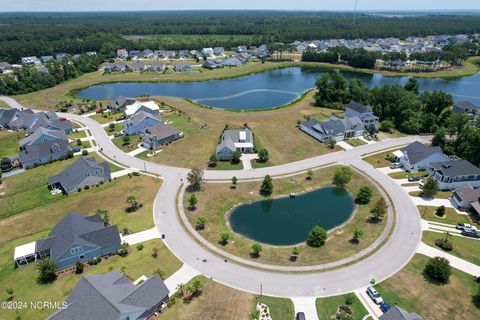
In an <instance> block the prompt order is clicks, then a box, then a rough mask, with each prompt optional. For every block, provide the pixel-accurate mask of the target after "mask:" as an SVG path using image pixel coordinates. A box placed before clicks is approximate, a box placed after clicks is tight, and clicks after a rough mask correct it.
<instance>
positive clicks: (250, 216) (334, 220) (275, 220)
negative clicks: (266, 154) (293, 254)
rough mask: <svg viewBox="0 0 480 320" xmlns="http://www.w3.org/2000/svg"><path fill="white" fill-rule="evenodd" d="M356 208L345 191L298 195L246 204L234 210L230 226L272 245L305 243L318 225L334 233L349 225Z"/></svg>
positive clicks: (322, 190)
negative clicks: (344, 225)
mask: <svg viewBox="0 0 480 320" xmlns="http://www.w3.org/2000/svg"><path fill="white" fill-rule="evenodd" d="M354 208H355V205H354V202H353V198H352V196H351V195H350V193H349V192H348V191H347V190H345V189H343V188H333V187H328V188H321V189H318V190H315V191H311V192H307V193H303V194H301V195H297V196H296V197H294V198H291V197H283V198H278V199H273V200H263V201H257V202H252V203H247V204H242V205H240V206H238V207H236V208H234V209H233V211H232V212H231V213H230V216H229V223H230V226H231V228H232V230H233V231H235V232H236V233H239V234H241V235H242V236H244V237H246V238H248V239H251V240H254V241H258V242H261V243H266V244H270V245H277V246H279V245H293V244H298V243H301V242H304V241H305V240H306V239H307V237H308V233H309V232H310V230H312V228H313V227H314V226H316V225H318V226H321V227H323V228H324V229H325V230H330V229H332V228H335V227H337V226H339V225H341V224H343V223H345V222H346V221H347V220H348V219H349V218H350V216H351V215H352V213H353V210H354Z"/></svg>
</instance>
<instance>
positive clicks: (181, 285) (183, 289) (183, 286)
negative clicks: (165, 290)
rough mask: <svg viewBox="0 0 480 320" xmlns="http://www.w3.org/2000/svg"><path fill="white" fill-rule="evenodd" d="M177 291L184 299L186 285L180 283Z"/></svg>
mask: <svg viewBox="0 0 480 320" xmlns="http://www.w3.org/2000/svg"><path fill="white" fill-rule="evenodd" d="M177 291H178V294H179V295H180V296H181V297H183V296H184V295H185V284H183V283H179V284H178V285H177Z"/></svg>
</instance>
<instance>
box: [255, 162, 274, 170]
mask: <svg viewBox="0 0 480 320" xmlns="http://www.w3.org/2000/svg"><path fill="white" fill-rule="evenodd" d="M271 166H272V164H271V163H270V161H267V162H258V161H252V168H253V169H260V168H266V167H271Z"/></svg>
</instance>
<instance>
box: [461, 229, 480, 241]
mask: <svg viewBox="0 0 480 320" xmlns="http://www.w3.org/2000/svg"><path fill="white" fill-rule="evenodd" d="M462 235H463V236H465V237H470V238H477V239H478V238H480V234H479V233H478V232H477V231H475V230H471V229H464V230H463V231H462Z"/></svg>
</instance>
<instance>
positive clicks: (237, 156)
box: [231, 150, 242, 163]
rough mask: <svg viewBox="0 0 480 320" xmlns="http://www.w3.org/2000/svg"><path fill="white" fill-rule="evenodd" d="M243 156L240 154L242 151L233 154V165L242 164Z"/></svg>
mask: <svg viewBox="0 0 480 320" xmlns="http://www.w3.org/2000/svg"><path fill="white" fill-rule="evenodd" d="M241 156H242V154H241V153H240V151H238V150H237V151H235V152H234V153H233V154H232V160H231V162H232V163H239V162H240V157H241Z"/></svg>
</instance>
